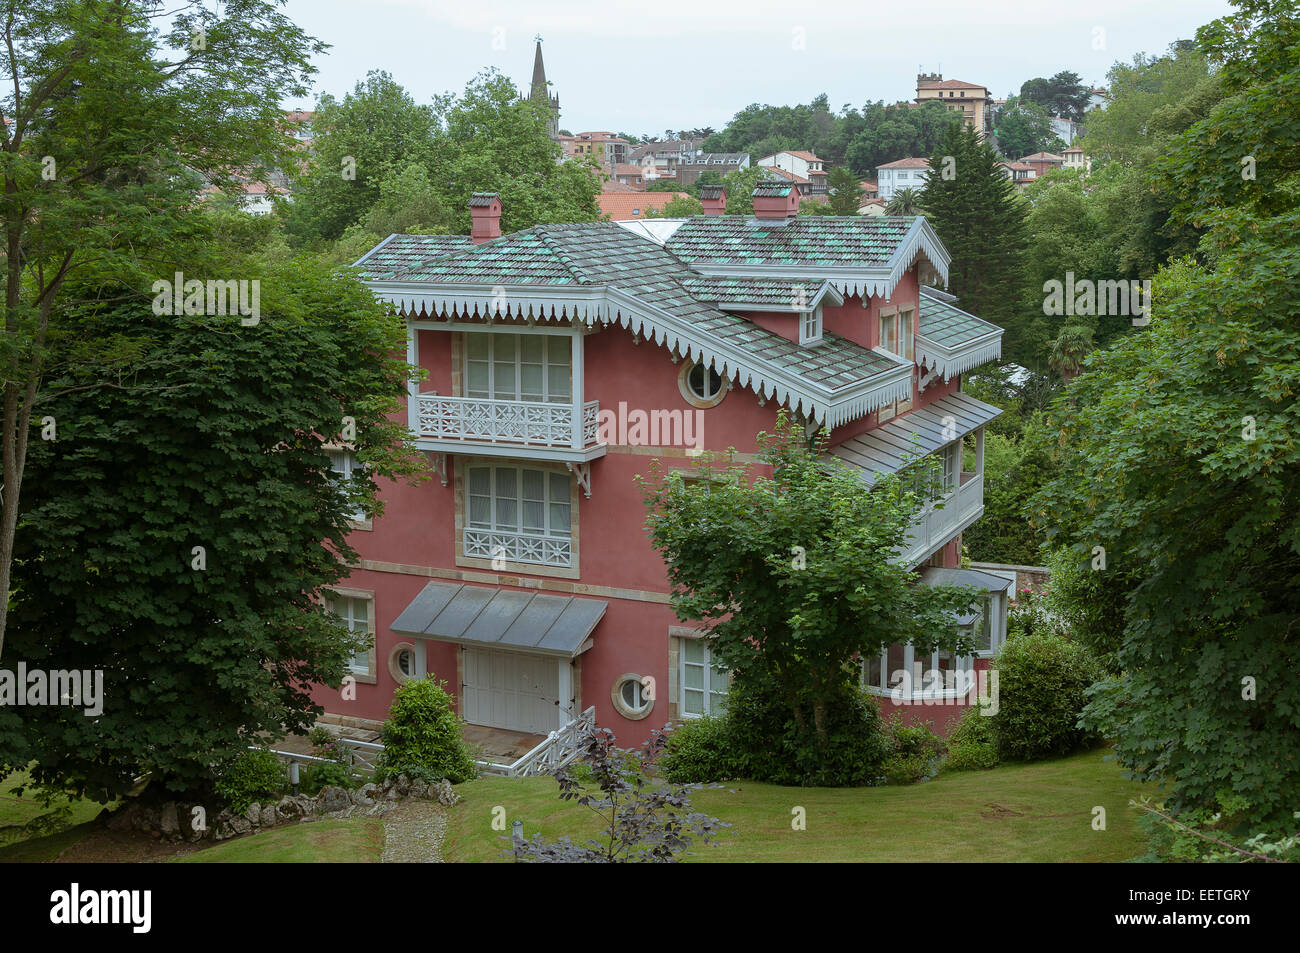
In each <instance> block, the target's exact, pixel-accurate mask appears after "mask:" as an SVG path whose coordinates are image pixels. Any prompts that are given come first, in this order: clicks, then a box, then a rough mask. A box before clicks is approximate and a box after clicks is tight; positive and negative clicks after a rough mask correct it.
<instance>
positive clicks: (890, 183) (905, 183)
mask: <svg viewBox="0 0 1300 953" xmlns="http://www.w3.org/2000/svg"><path fill="white" fill-rule="evenodd" d="M929 177H930V160H929V159H918V158H915V157H908V158H906V159H899V160H897V161H896V162H886V163H885V164H884V165H878V166H876V183H877V186H878V192H877V194H878V196H879V197H880V198H882V199H884V200H885V201H886V202H888V201H890V200H891V199H892V198H893V197H894V196H895V195H896V194H897V193H899V192H901V191H902V190H903V189H914V190H916V191H920V190H921V189H923V188H925V182H926V180H927V179H928V178H929Z"/></svg>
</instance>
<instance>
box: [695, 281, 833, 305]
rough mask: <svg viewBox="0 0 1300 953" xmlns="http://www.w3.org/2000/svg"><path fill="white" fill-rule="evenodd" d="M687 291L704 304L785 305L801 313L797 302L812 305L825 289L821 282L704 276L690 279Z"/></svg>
mask: <svg viewBox="0 0 1300 953" xmlns="http://www.w3.org/2000/svg"><path fill="white" fill-rule="evenodd" d="M683 283H684V284H685V286H686V290H687V291H689V292H690V293H691V294H693V295H694V296H695V297H696V298H699V299H700V300H701V301H717V302H718V303H719V304H770V305H785V306H786V307H787V308H789V309H791V310H797V309H796V308H795V307H794V302H795V301H796V300H797V299H802V300H804V301H811V300H812V298H813V296H814V295H816V294H817V292H818V290H819V289H820V288H821V282H820V281H791V280H789V279H786V278H735V277H731V276H729V275H703V276H701V277H698V278H687V279H685V281H684V282H683Z"/></svg>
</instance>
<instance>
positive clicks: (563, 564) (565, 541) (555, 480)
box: [462, 462, 574, 569]
mask: <svg viewBox="0 0 1300 953" xmlns="http://www.w3.org/2000/svg"><path fill="white" fill-rule="evenodd" d="M482 470H486V471H488V492H487V494H486V495H485V494H483V493H478V492H475V488H474V480H475V473H476V471H482ZM507 471H509V472H510V473H512V474H513V479H514V485H515V489H514V495H513V496H511V497H506V496H505V495H504V494H502V493H501V492H500V489H499V487H500V483H499V480H500V475H501V474H502V473H505V472H507ZM525 472H534V473H538V474H541V476H542V482H543V486H544V490H543V499H540V500H538V499H525V497H524V473H525ZM560 485H562V486H563V499H556V498H555V496H556V494H555V490H554V488H555V487H556V486H560ZM475 499H486V500H487V501H488V518H487V520H486V521H485V520H475V519H474V500H475ZM506 500H509V502H511V503H513V504H514V511H515V515H514V519H513V521H511V522H509V523H507V522H505V521H503V520H502V519H500V508H501V506H500V504H501V503H502V502H503V501H506ZM525 503H532V504H538V503H540V504H541V506H542V525H541V527H540V528H538V527H529V526H525V524H524V504H525ZM556 506H562V507H563V508H564V510H565V512H566V513H567V514H568V520H567V524H568V525H566V526H564V527H563V528H560V526H559V522H558V521H556V520H554V518H553V515H552V507H556ZM573 520H574V512H573V477H572V476H571V475H569V474H567V473H561V472H560V471H558V470H553V469H546V468H544V467H529V466H519V465H512V464H499V463H477V462H476V463H470V464H467V465H466V467H465V514H464V534H463V537H462V540H463V548H464V550H465V553H466V554H467V555H470V549H471V546H470V544H469V541H468V537H469V535H470V534H474V533H491V534H499V535H502V536H509V537H518V538H519V539H521V540H525V541H526V540H529V539H532V540H537V541H539V542H544V543H549V544H550V545H544V546H541V547H540V548H537V547H528V546H523V547H520V549H519V550H517V551H515V552H511V553H506V552H504V551H503V552H501V553H499V554H497V555H493V554H492V553H488V554H486V555H484V554H481V553H474V554H472V555H473V556H474V557H477V558H487V559H498V558H499V559H504V560H505V561H506V562H510V563H528V564H530V565H537V566H547V567H559V568H564V569H568V568H571V567H572V566H573V562H574V561H573V543H572V540H573ZM502 549H503V550H504V546H503V547H502ZM525 550H533V551H535V552H536V553H538V554H539V555H538V556H537V557H535V558H530V553H529V552H528V551H525Z"/></svg>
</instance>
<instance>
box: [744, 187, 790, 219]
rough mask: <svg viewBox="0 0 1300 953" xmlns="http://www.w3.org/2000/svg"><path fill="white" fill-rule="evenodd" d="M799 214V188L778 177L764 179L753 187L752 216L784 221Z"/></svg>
mask: <svg viewBox="0 0 1300 953" xmlns="http://www.w3.org/2000/svg"><path fill="white" fill-rule="evenodd" d="M798 214H799V188H798V187H797V186H796V185H794V184H793V183H791V182H783V181H781V180H780V179H765V180H763V181H761V182H759V183H758V185H757V186H755V188H754V218H758V219H762V220H763V221H779V222H784V221H788V220H789V219H792V218H794V217H795V216H796V215H798Z"/></svg>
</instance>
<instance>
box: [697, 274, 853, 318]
mask: <svg viewBox="0 0 1300 953" xmlns="http://www.w3.org/2000/svg"><path fill="white" fill-rule="evenodd" d="M690 293H691V294H692V295H694V296H695V297H697V298H698V299H699V300H700V301H710V302H712V303H713V304H715V305H717V308H718V310H719V311H775V312H780V313H783V314H796V313H798V312H797V310H796V309H795V308H792V307H790V306H789V305H787V304H772V303H771V302H770V301H718V300H716V299H714V298H709V297H703V296H700V295H696V294H695V292H693V291H692V292H690ZM823 299H829V301H830V303H831V305H832V306H834V307H839V306H840V305H842V304H843V303H844V296H843V295H842V294H840V293H839V291H838V290H837V289H836V287H835V286H834V285H833V284H831V282H829V281H823V282H822V283H821V284H820V285H818V286H817V293H816V294H814V295H813V296H812V297H811V298H809V299H808V307H807V308H805V309H801V310H805V311H815V310H816V309H817V307H818V306H819V305H821V304H822V303H823Z"/></svg>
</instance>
